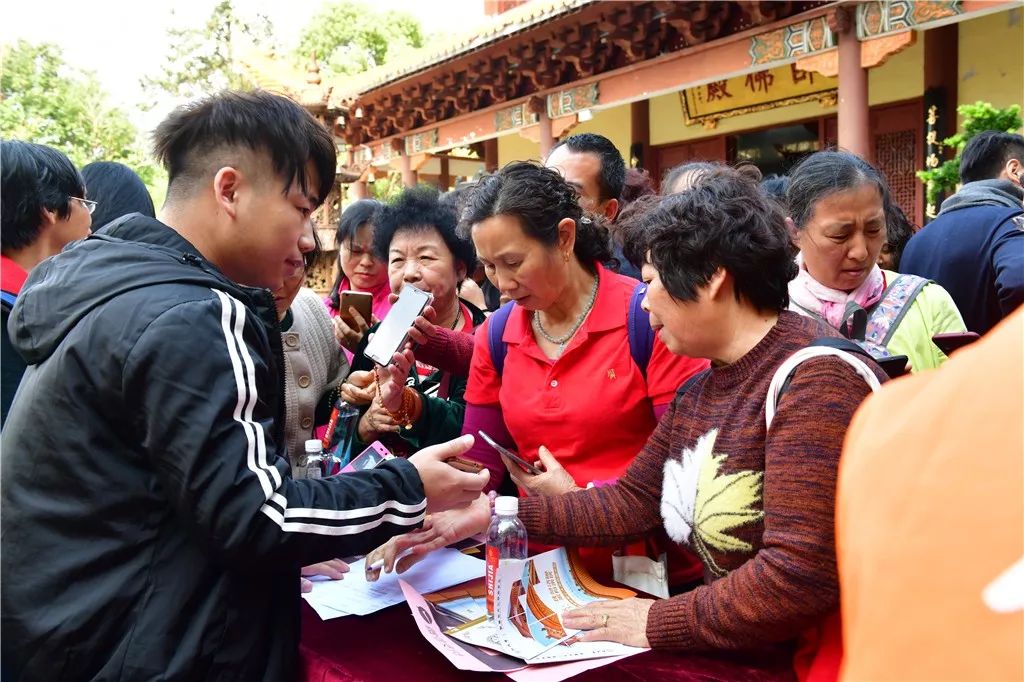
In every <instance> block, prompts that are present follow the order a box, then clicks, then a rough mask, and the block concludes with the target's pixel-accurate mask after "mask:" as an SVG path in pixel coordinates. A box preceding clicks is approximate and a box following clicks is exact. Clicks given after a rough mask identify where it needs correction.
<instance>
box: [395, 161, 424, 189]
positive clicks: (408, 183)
mask: <svg viewBox="0 0 1024 682" xmlns="http://www.w3.org/2000/svg"><path fill="white" fill-rule="evenodd" d="M398 158H399V163H400V164H401V165H402V186H403V187H407V188H408V187H415V186H416V183H417V182H418V181H419V178H417V177H416V176H417V173H416V171H414V170H413V169H412V160H411V159H410V158H409V155H408V154H405V153H403V154H402V155H401V156H399V157H398Z"/></svg>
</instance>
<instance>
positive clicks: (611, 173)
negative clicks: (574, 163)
mask: <svg viewBox="0 0 1024 682" xmlns="http://www.w3.org/2000/svg"><path fill="white" fill-rule="evenodd" d="M562 146H564V147H568V148H569V149H570V150H572V151H574V152H576V153H579V154H596V155H597V158H599V159H600V160H601V175H600V177H598V179H597V187H598V190H599V191H600V192H601V201H608V200H609V199H619V198H621V197H622V188H623V187H624V186H625V184H626V162H625V161H624V160H623V159H622V154H620V153H619V150H618V148H617V147H616V146H615V145H614V144H612V141H611V140H609V139H608V138H607V137H605V136H604V135H597V134H595V133H580V134H579V135H572V136H570V137H567V138H565V139H564V140H562V141H561V142H559V143H558V144H556V145H555V146H554V147H553V148H552V149H551V151H555V149H558V148H559V147H562Z"/></svg>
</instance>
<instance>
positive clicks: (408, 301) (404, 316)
mask: <svg viewBox="0 0 1024 682" xmlns="http://www.w3.org/2000/svg"><path fill="white" fill-rule="evenodd" d="M429 302H430V294H428V293H427V292H425V291H423V290H421V289H417V288H416V287H414V286H412V285H411V284H406V285H405V286H404V287H402V293H401V294H399V295H398V300H397V301H395V304H394V305H393V306H391V310H389V311H388V314H387V315H385V316H384V320H383V321H382V322H381V323H380V327H378V328H377V331H375V332H374V333H373V338H372V339H370V343H369V345H368V346H367V347H366V351H365V352H364V353H363V354H364V355H365V356H366V357H368V358H370V359H371V360H373V361H374V362H376V363H377V364H378V365H381V366H386V365H389V364H391V356H392V355H394V354H395V353H397V352H398V351H399V350H400V349H401V347H402V345H403V344H404V343H405V338H406V336H407V335H408V333H409V328H410V327H411V326H412V323H413V321H415V319H416V317H417V316H418V315H419V314H420V313H422V312H423V309H424V308H426V307H427V304H428V303H429Z"/></svg>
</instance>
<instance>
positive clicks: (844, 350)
mask: <svg viewBox="0 0 1024 682" xmlns="http://www.w3.org/2000/svg"><path fill="white" fill-rule="evenodd" d="M825 355H832V356H834V357H837V358H839V359H840V360H842V361H843V362H845V363H846V364H848V365H850V366H851V367H853V369H854V370H855V371H856V372H857V374H859V375H860V376H861V377H862V378H863V379H864V381H866V382H867V384H868V386H869V387H871V390H872V392H874V391H877V390H878V389H879V388H880V387H881V385H882V384H881V382H880V381H878V377H876V376H875V373H874V372H872V371H871V369H870V368H869V367H868V366H867V365H866V364H865V363H864V361H863V360H861V359H860V357H864V358H870V359H872V360H873V359H874V358H873V357H872V355H871V353H870V352H869V351H867V350H866V349H865V348H863V347H861V346H860V345H859V344H856V343H854V342H853V341H850V340H848V339H837V338H835V337H832V336H822V337H819V338H817V339H814V340H813V341H811V343H810V344H808V345H807V346H806V347H804V348H801V349H800V350H798V351H797V352H795V353H793V354H792V355H790V356H789V357H788V358H786V360H785V361H783V363H782V364H781V365H779V368H778V369H777V370H775V374H774V375H772V380H771V381H770V382H769V384H768V401H767V402H766V403H765V406H764V418H765V422H766V424H767V427H768V428H771V426H772V420H773V419H774V418H775V411H776V410H777V409H778V406H779V400H781V399H782V396H783V395H785V393H786V391H788V390H789V384H790V382H792V381H793V374H794V373H795V372H796V368H797V367H799V366H800V365H801V364H802V363H803V362H805V361H807V360H810V359H811V358H817V357H822V356H825ZM857 356H860V357H857ZM710 373H711V369H706V370H704V371H703V372H700V373H698V374H694V375H693V376H692V377H690V378H689V379H687V380H686V382H685V383H684V384H683V385H682V386H680V387H679V390H677V391H676V399H677V400H678V399H679V398H680V397H682V396H683V394H685V393H686V392H687V391H688V390H690V388H691V387H692V386H693V385H694V384H695V383H697V381H698V380H699V379H700V378H701V377H706V376H707V375H708V374H710Z"/></svg>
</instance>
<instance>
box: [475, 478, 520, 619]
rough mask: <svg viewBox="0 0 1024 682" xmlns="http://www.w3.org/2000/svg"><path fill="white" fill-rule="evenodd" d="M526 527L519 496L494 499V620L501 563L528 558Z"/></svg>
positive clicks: (490, 601) (490, 566) (489, 582)
mask: <svg viewBox="0 0 1024 682" xmlns="http://www.w3.org/2000/svg"><path fill="white" fill-rule="evenodd" d="M526 544H527V543H526V526H524V525H523V522H522V521H520V520H519V498H518V497H499V498H497V499H495V500H494V516H492V517H491V525H490V527H489V528H488V529H487V572H486V574H485V580H484V582H485V585H486V588H487V615H488V617H490V618H491V619H492V620H493V619H494V582H495V578H496V577H497V575H498V564H499V563H500V562H501V561H504V560H506V559H525V558H526Z"/></svg>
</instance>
